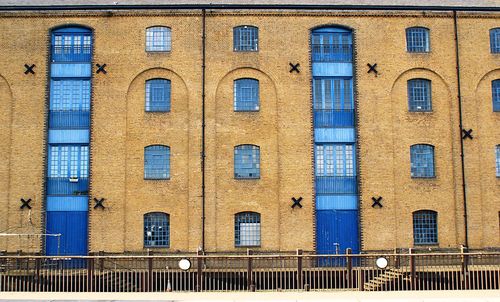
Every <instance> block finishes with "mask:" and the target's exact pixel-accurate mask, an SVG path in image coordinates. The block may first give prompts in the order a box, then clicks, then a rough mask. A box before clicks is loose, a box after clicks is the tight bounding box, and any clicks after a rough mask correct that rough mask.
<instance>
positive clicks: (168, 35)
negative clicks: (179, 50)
mask: <svg viewBox="0 0 500 302" xmlns="http://www.w3.org/2000/svg"><path fill="white" fill-rule="evenodd" d="M158 33H159V34H161V35H162V37H161V38H162V40H163V44H162V45H157V44H156V43H155V42H158V41H156V40H155V34H158ZM145 46H146V47H145V51H146V52H150V53H154V52H170V51H172V29H171V28H170V27H168V26H161V25H157V26H151V27H148V28H146V43H145Z"/></svg>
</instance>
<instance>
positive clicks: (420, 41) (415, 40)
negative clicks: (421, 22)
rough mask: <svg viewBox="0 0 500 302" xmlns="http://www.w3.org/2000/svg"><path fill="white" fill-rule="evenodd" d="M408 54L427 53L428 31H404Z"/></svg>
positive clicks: (410, 29)
mask: <svg viewBox="0 0 500 302" xmlns="http://www.w3.org/2000/svg"><path fill="white" fill-rule="evenodd" d="M406 45H407V50H408V52H429V30H428V29H427V28H421V27H413V28H408V29H407V30H406Z"/></svg>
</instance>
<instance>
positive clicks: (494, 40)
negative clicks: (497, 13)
mask: <svg viewBox="0 0 500 302" xmlns="http://www.w3.org/2000/svg"><path fill="white" fill-rule="evenodd" d="M490 46H491V53H500V27H498V28H493V29H491V30H490Z"/></svg>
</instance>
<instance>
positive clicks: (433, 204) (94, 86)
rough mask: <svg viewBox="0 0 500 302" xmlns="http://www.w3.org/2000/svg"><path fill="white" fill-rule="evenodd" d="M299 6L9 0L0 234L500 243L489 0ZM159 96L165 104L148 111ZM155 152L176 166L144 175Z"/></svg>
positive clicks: (173, 243) (331, 243)
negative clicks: (414, 5)
mask: <svg viewBox="0 0 500 302" xmlns="http://www.w3.org/2000/svg"><path fill="white" fill-rule="evenodd" d="M216 2H217V1H216ZM303 2H306V3H300V4H305V5H306V6H304V7H287V6H286V5H282V6H276V7H271V6H269V7H264V6H260V7H256V8H251V7H248V8H246V9H242V8H241V7H238V6H235V7H233V8H231V6H230V5H229V6H226V7H223V6H217V5H218V4H217V3H215V4H214V6H213V7H210V5H208V4H203V2H202V4H200V5H199V6H194V5H193V6H191V7H186V6H184V7H182V6H179V7H175V5H173V6H169V7H162V6H151V7H148V8H144V7H140V6H137V7H136V8H134V7H133V5H132V6H130V7H128V6H126V5H122V4H120V3H119V4H117V5H115V6H114V7H113V6H111V5H110V6H107V5H102V6H100V7H88V8H86V9H84V8H78V7H74V6H73V7H72V6H68V7H57V9H56V6H54V7H47V6H40V7H35V8H33V7H27V6H26V7H23V6H20V7H9V6H8V4H9V3H8V1H5V3H4V4H3V6H2V7H1V8H2V9H1V11H0V24H1V26H0V27H1V28H2V31H1V34H0V41H1V45H2V47H1V49H0V54H1V55H0V57H1V59H0V127H1V129H0V141H1V142H2V143H1V144H0V162H1V163H2V164H1V165H0V205H1V207H0V233H3V236H0V250H7V251H10V252H13V251H16V250H19V249H22V250H30V251H32V252H46V253H48V254H72V253H78V254H85V253H87V252H91V253H93V252H98V251H106V252H113V253H123V252H134V253H141V252H144V251H146V250H147V249H155V250H158V251H161V252H164V251H168V252H177V251H181V252H193V251H196V250H198V249H200V248H202V249H204V250H205V251H208V252H228V251H242V252H243V251H246V249H247V248H251V249H255V250H260V251H293V250H295V249H297V248H300V249H304V250H310V251H313V250H317V251H320V252H337V251H339V250H340V251H343V250H344V249H345V248H347V247H351V248H354V249H355V250H356V251H371V250H390V249H394V248H405V247H424V248H432V249H447V248H457V247H459V246H460V245H468V246H469V247H470V248H473V249H487V248H498V247H499V246H500V230H499V216H500V197H499V196H500V194H499V193H500V178H499V177H500V147H499V145H500V127H499V122H500V113H499V112H498V111H500V105H499V104H497V103H500V82H495V81H496V80H499V79H500V12H499V11H500V10H499V7H498V5H495V1H492V2H488V1H484V3H481V2H482V1H472V2H476V3H475V4H468V5H470V6H467V7H465V6H464V7H457V6H450V7H444V6H443V7H439V8H437V7H434V6H433V7H424V6H422V7H420V8H418V9H408V7H407V8H405V7H396V6H391V5H393V4H394V3H395V2H394V3H389V2H390V1H389V2H388V3H384V5H389V6H385V7H370V6H369V5H364V6H363V5H360V6H357V7H350V8H345V7H340V6H339V7H335V6H334V4H335V5H336V4H338V3H333V4H332V3H326V2H325V3H323V2H320V4H325V5H329V4H332V6H325V7H316V8H315V9H312V8H314V7H307V5H308V4H311V3H309V2H308V1H303ZM396 2H397V1H396ZM403 2H404V1H403ZM431 2H434V1H431ZM451 2H453V1H451ZM456 2H458V1H456ZM236 3H238V2H236ZM29 4H30V3H27V4H26V5H29ZM132 4H137V5H140V4H143V3H140V1H139V2H137V3H132ZM220 4H224V3H223V2H221V3H220ZM287 4H290V3H287ZM295 4H297V3H295ZM496 4H498V3H496ZM455 24H456V29H455ZM152 28H156V29H158V31H157V32H156V33H153V32H152V31H151V32H150V36H149V37H150V40H148V38H147V37H148V30H150V29H152ZM162 28H163V29H162ZM240 29H241V30H240ZM412 29H418V30H417V31H415V34H413V32H412ZM455 34H457V37H458V43H456V40H455ZM68 37H71V38H68ZM86 37H90V38H86ZM66 39H68V40H67V41H71V42H68V44H65V43H66V42H65V41H66ZM315 39H317V40H315ZM87 41H88V42H87ZM148 41H149V42H148ZM148 43H152V44H151V45H147V44H148ZM418 43H423V44H418ZM456 45H458V48H457V47H456ZM58 47H60V48H58ZM65 47H67V49H66V48H65ZM79 47H80V48H79ZM86 47H87V48H86ZM149 47H152V48H149ZM154 47H159V48H158V49H155V48H154ZM315 47H318V48H315ZM413 47H416V48H413ZM86 49H87V50H86ZM66 50H68V54H70V53H71V54H73V55H75V54H77V53H81V54H86V55H87V56H86V57H85V58H80V57H79V58H76V59H75V57H73V58H71V57H65V56H64V54H66V53H65V51H66ZM457 54H458V57H457ZM24 64H26V65H27V66H31V65H33V64H34V67H33V71H34V73H31V72H29V70H28V69H26V68H25V67H23V65H24ZM104 64H106V65H105V67H104V70H105V72H103V71H102V70H100V71H99V67H98V66H97V65H99V66H104ZM297 64H298V65H297ZM368 64H370V65H371V66H374V65H375V64H376V67H375V69H376V71H374V70H371V71H370V72H368V71H369V70H370V68H369V67H368ZM292 65H296V66H297V69H298V70H293V68H292ZM25 71H26V72H25ZM158 79H162V80H163V81H157V82H148V81H150V80H158ZM240 79H247V80H248V79H251V80H253V82H252V81H247V82H238V80H240ZM414 80H418V81H414ZM166 83H168V86H167V84H166ZM497 83H498V84H497ZM66 84H67V85H69V86H68V87H73V88H68V89H67V90H64V89H65V88H64V87H66V86H64V85H66ZM240 84H241V85H242V86H241V89H240V86H238V85H240ZM57 85H60V86H57ZM72 85H73V86H72ZM75 85H80V86H78V87H79V88H74V87H76V86H75ZM81 85H83V86H81ZM85 85H88V86H85ZM155 85H160V86H155ZM161 85H165V86H161ZM61 87H62V88H61ZM81 87H83V88H81ZM158 87H160V88H158ZM315 87H316V88H317V89H316V90H315ZM57 89H62V90H57ZM155 89H156V90H155ZM158 89H159V90H158ZM252 89H253V90H252ZM75 91H76V92H75ZM158 91H160V92H158ZM56 92H57V93H56ZM58 93H59V94H58ZM65 93H66V94H65ZM68 95H71V96H68ZM87 95H88V96H87ZM156 97H158V98H157V99H155V98H156ZM85 100H88V106H87V105H82V104H83V103H85V102H86V101H85ZM165 100H168V108H163V109H160V110H155V109H154V106H153V103H154V102H157V101H158V102H162V101H165ZM253 101H257V104H256V105H255V106H254V107H251V108H250V109H248V108H246V109H245V108H244V109H243V110H239V109H238V108H237V106H238V104H237V103H238V102H249V103H251V102H253ZM414 101H416V102H423V103H425V104H424V105H423V107H421V106H420V105H419V104H417V105H415V106H416V107H412V106H413V105H414V104H413V103H412V102H414ZM68 102H69V103H68ZM147 102H151V106H153V107H151V108H153V109H151V108H150V107H148V106H149V105H148V104H145V103H147ZM426 102H427V103H426ZM64 104H66V105H67V104H76V105H75V106H77V107H71V106H73V105H67V106H69V107H71V108H70V109H68V108H69V107H64V106H66V105H64ZM339 104H340V105H339ZM427 105H428V106H430V107H426V106H427ZM57 106H60V107H57ZM82 106H84V107H85V106H87V107H85V108H86V109H85V110H82V108H83V107H82ZM336 106H340V107H336ZM495 106H498V107H495ZM56 107H57V108H58V109H57V108H56ZM75 108H78V110H75ZM56 109H57V110H56ZM64 110H67V111H86V112H87V113H88V114H89V122H88V124H86V122H85V121H84V122H82V123H79V124H78V125H76V126H75V124H73V123H74V122H75V120H76V119H77V118H82V116H81V115H80V116H79V117H75V116H70V117H68V115H64V114H67V112H63V113H57V112H59V111H64ZM56 111H57V112H56ZM56 113H57V114H59V115H57V114H56ZM61 114H62V115H61ZM83 119H84V120H85V117H83ZM56 120H57V121H59V122H60V123H59V124H58V123H56ZM320 124H321V125H320ZM461 126H462V127H461ZM461 128H462V129H463V130H465V131H469V129H472V132H470V134H471V135H472V139H471V138H468V137H467V136H466V135H465V134H464V132H463V131H462V129H461ZM463 136H464V138H463ZM75 146H76V147H75ZM148 146H162V148H158V149H155V150H156V151H154V152H153V151H152V149H151V153H148V152H149V149H148V150H147V147H148ZM239 146H254V147H252V148H248V149H245V148H242V149H239V148H238V147H239ZM414 146H417V148H413V147H414ZM418 146H428V147H429V148H427V147H421V148H420V147H418ZM65 148H66V149H65ZM87 148H88V149H87ZM462 148H463V155H464V156H463V161H462V157H461V154H462V151H461V150H462ZM158 150H159V151H158ZM164 150H168V153H162V152H164ZM248 150H253V151H251V152H250V153H248V152H249V151H248ZM412 150H413V151H412ZM64 152H67V153H64ZM72 152H77V153H72ZM155 152H156V153H155ZM165 152H167V151H165ZM238 152H240V153H238ZM63 154H66V155H63ZM72 154H77V155H74V159H73V158H72V156H73V155H72ZM166 154H168V155H166ZM65 156H66V157H65ZM148 156H151V157H150V159H148ZM237 159H238V160H241V161H242V162H241V163H240V162H238V160H237ZM86 160H88V172H87V171H86V169H87V168H85V165H87V164H86ZM56 162H57V163H56ZM82 162H83V163H82ZM153 162H154V163H157V165H156V164H154V165H156V166H154V167H151V166H148V165H153V164H152V163H153ZM240 164H241V165H242V166H240V167H239V166H238V165H240ZM245 165H248V166H245ZM54 167H56V168H54ZM63 167H66V168H67V169H68V170H67V171H66V170H64V171H62V170H63ZM73 168H74V171H73V170H72V169H73ZM150 168H151V169H153V170H152V171H154V172H155V173H156V172H158V171H161V173H163V174H161V175H160V174H155V175H156V176H154V177H149V176H148V173H149V172H148V171H145V170H148V169H150ZM54 169H57V171H58V172H54V171H55V170H54ZM64 169H65V168H64ZM238 169H243V170H242V171H243V172H241V173H240V170H238ZM245 169H247V170H245ZM248 169H249V170H248ZM252 169H253V170H252ZM250 170H251V171H252V172H248V171H250ZM61 171H62V172H61ZM255 171H256V172H255ZM66 172H67V173H69V174H66ZM247 172H248V173H250V174H245V173H247ZM58 173H59V174H58ZM60 173H63V174H64V175H63V176H61V175H62V174H61V175H60ZM73 173H74V175H73ZM255 173H257V175H255ZM158 175H159V176H158ZM242 175H243V176H242ZM464 175H465V178H464ZM55 178H58V179H59V180H58V181H59V182H58V183H57V185H54V184H53V182H54V181H55ZM87 180H88V184H86V183H85V181H87ZM54 186H59V187H58V188H56V187H54ZM76 186H83V187H82V188H81V189H74V188H76ZM464 187H465V190H464ZM58 190H62V191H58ZM464 192H465V196H464ZM300 198H301V200H300V206H298V205H297V206H295V207H292V205H293V204H294V201H293V200H294V199H295V200H298V199H300ZM21 199H23V200H28V199H31V202H30V203H29V206H30V207H31V209H29V208H28V207H23V208H20V207H21V205H22V202H21ZM102 199H103V200H102ZM464 199H465V201H464ZM97 200H99V201H102V205H103V206H104V207H100V206H96V205H98V202H97ZM374 200H377V201H378V202H380V204H376V203H375V202H374ZM464 205H465V206H466V208H465V207H464ZM77 212H78V213H77ZM69 213H77V214H75V215H77V216H72V215H73V214H69ZM148 213H155V215H151V216H148V215H147V214H148ZM344 214H346V215H347V216H345V215H344ZM202 217H204V219H202ZM62 220H64V221H65V222H64V223H63V222H61V221H62ZM49 226H50V227H49ZM158 227H162V228H163V229H162V230H161V231H159V230H158ZM51 228H52V229H51ZM54 228H55V229H54ZM155 228H156V229H155ZM466 233H467V235H466ZM19 234H22V235H19ZM40 234H62V236H59V237H57V236H54V237H50V236H49V237H46V236H41V235H40ZM148 236H149V237H148ZM419 236H420V237H419ZM150 237H151V238H153V237H154V240H153V239H151V238H150ZM327 237H328V238H327ZM75 238H76V239H75ZM325 238H327V239H325ZM73 241H76V242H77V243H74V242H73ZM56 242H57V243H56ZM74 245H77V247H74ZM51 246H52V247H51ZM56 246H57V248H56ZM319 246H321V247H322V248H319ZM74 248H76V249H74Z"/></svg>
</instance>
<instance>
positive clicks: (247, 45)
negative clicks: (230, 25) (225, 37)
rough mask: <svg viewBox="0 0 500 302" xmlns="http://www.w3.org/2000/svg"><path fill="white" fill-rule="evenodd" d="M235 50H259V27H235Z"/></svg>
mask: <svg viewBox="0 0 500 302" xmlns="http://www.w3.org/2000/svg"><path fill="white" fill-rule="evenodd" d="M233 44H234V51H257V50H258V46H259V29H258V28H257V27H254V26H246V25H245V26H238V27H235V28H234V29H233Z"/></svg>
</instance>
